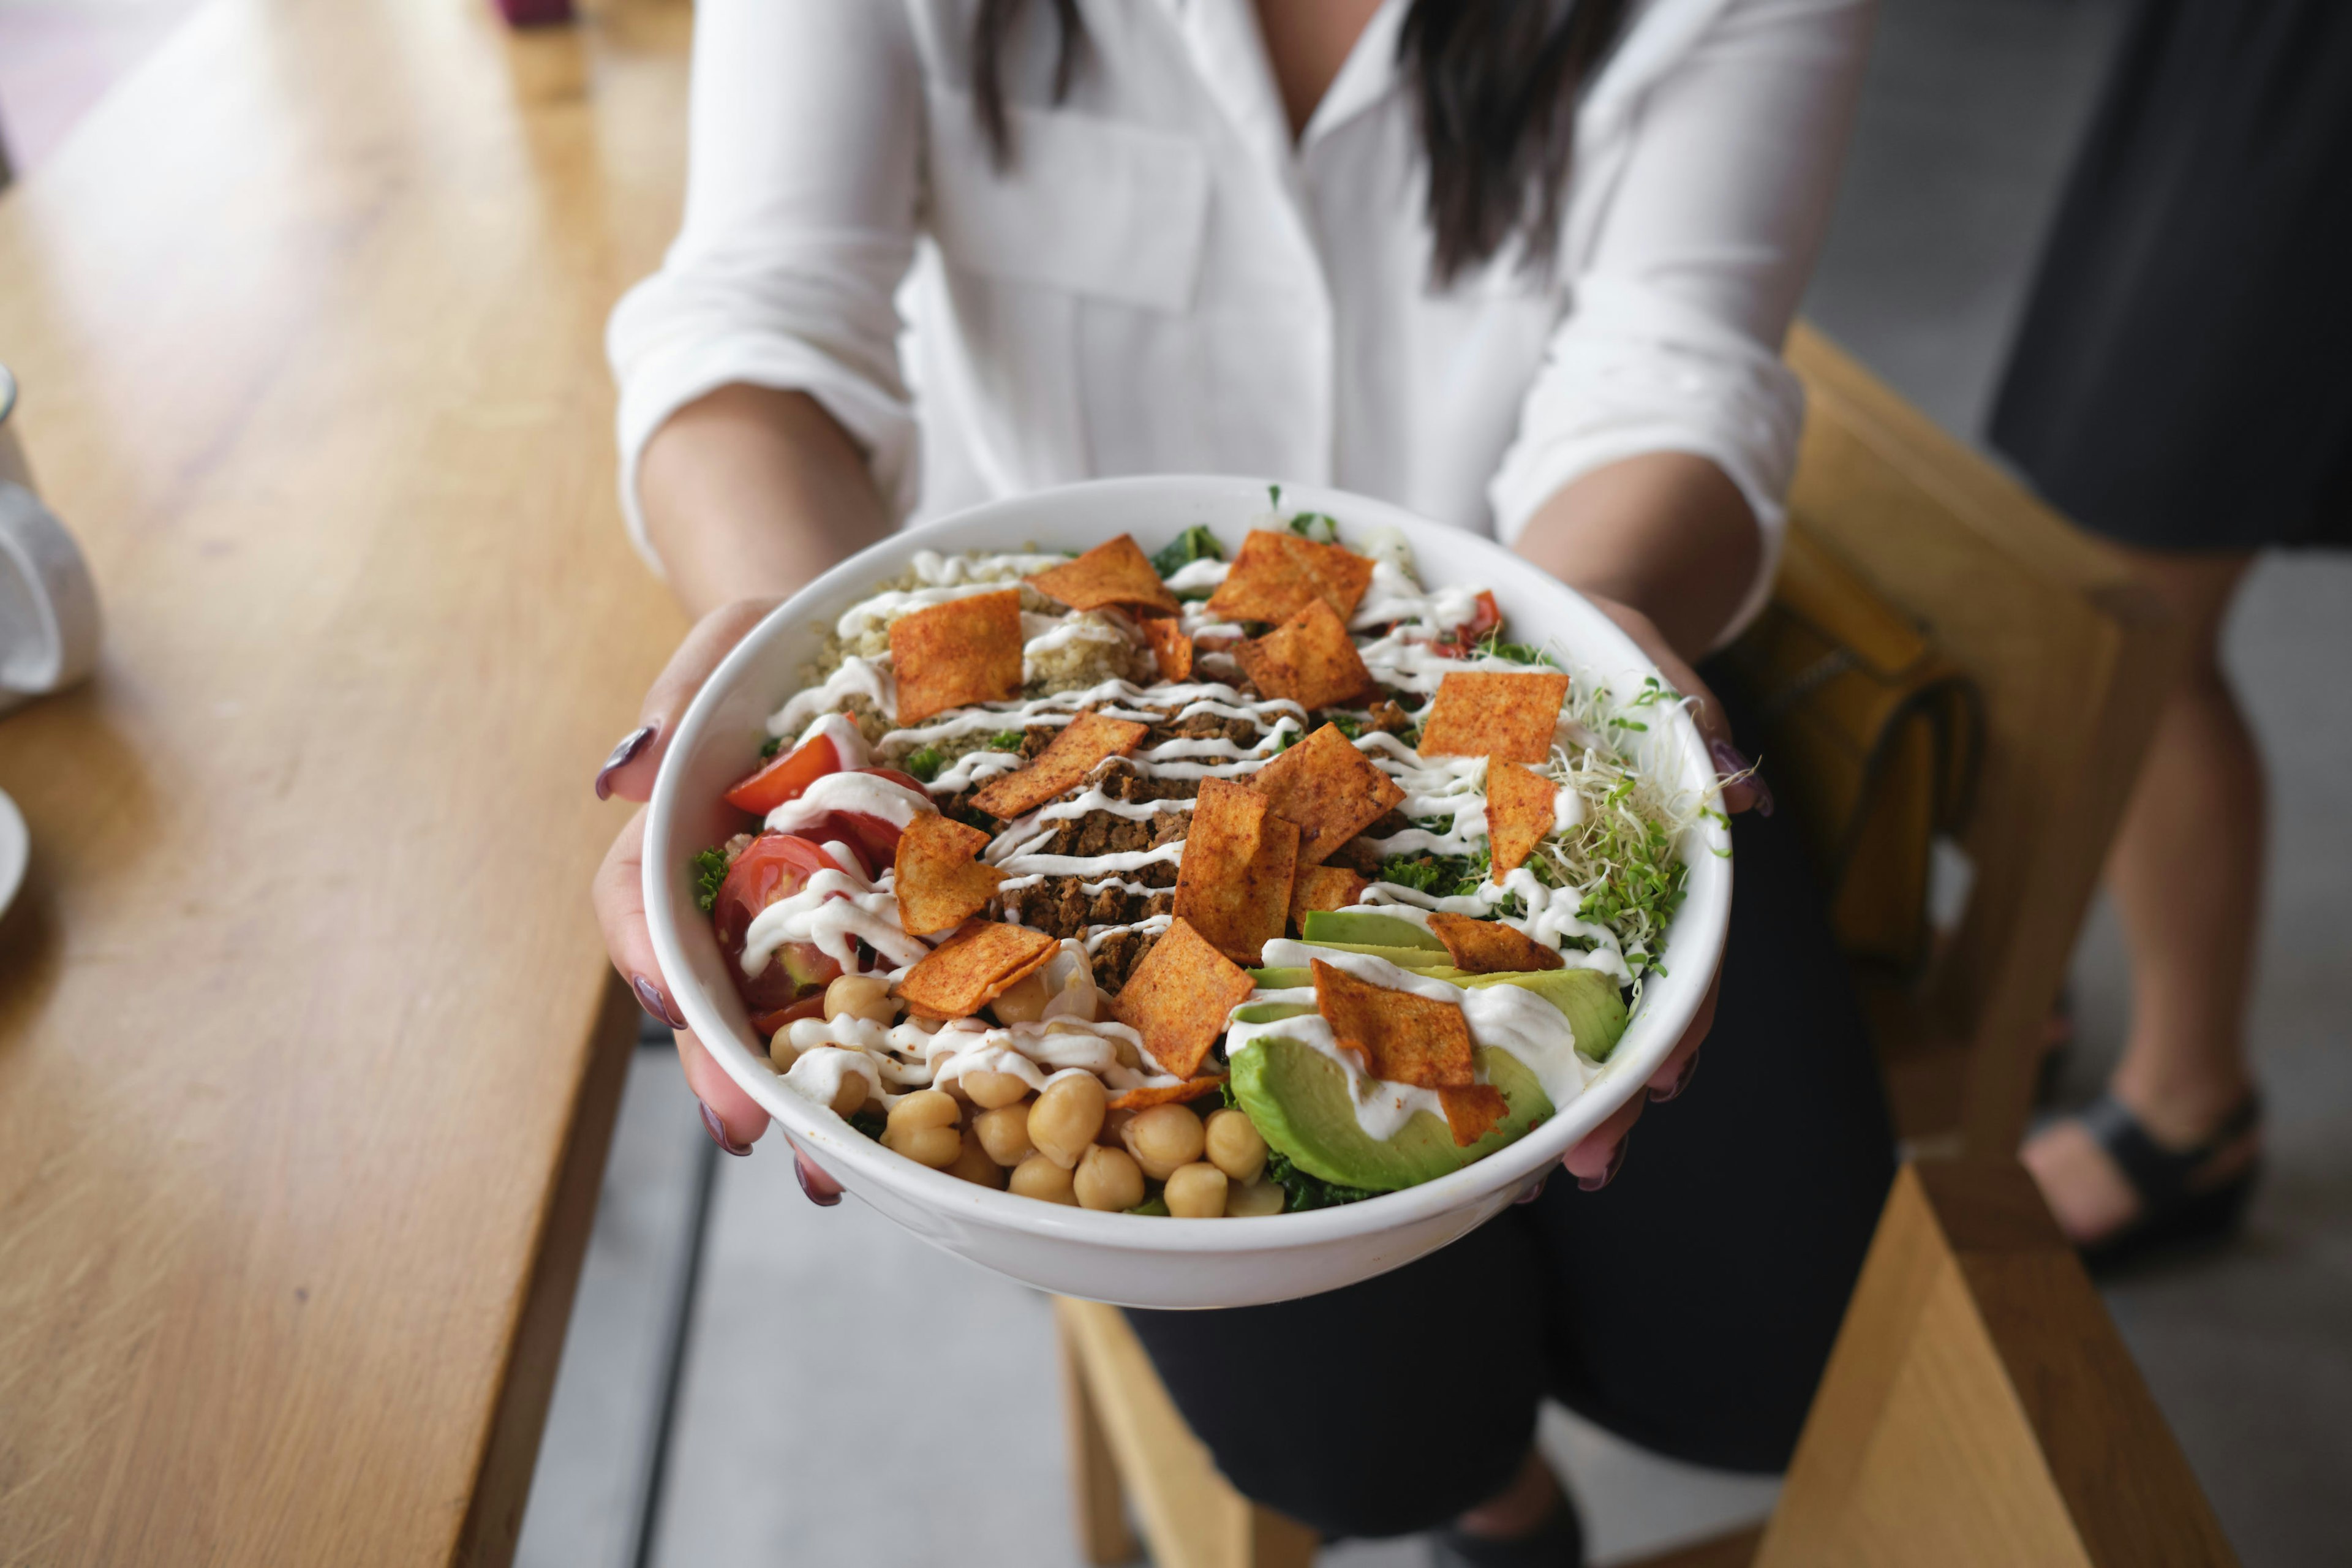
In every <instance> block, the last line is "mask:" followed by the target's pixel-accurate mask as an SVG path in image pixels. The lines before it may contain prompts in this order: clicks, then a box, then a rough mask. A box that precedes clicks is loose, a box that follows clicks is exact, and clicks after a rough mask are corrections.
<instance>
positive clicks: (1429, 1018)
mask: <svg viewBox="0 0 2352 1568" xmlns="http://www.w3.org/2000/svg"><path fill="white" fill-rule="evenodd" d="M1313 963H1314V966H1315V1010H1316V1011H1317V1012H1318V1013H1320V1014H1322V1015H1323V1021H1324V1022H1325V1023H1327V1024H1328V1025H1330V1026H1331V1033H1332V1035H1333V1037H1336V1038H1337V1039H1338V1041H1339V1045H1340V1047H1341V1048H1342V1049H1345V1050H1350V1051H1353V1052H1355V1053H1356V1055H1357V1057H1358V1058H1359V1059H1360V1060H1361V1061H1362V1062H1363V1063H1364V1067H1365V1070H1366V1071H1368V1072H1370V1074H1371V1075H1372V1076H1373V1077H1374V1078H1379V1079H1387V1080H1388V1081H1389V1082H1391V1083H1409V1084H1411V1085H1412V1086H1413V1087H1414V1088H1416V1089H1456V1088H1466V1087H1468V1086H1469V1084H1470V1083H1471V1082H1472V1080H1473V1076H1474V1075H1473V1068H1472V1061H1471V1056H1470V1025H1469V1022H1468V1020H1466V1019H1465V1018H1464V1017H1463V1016H1462V1009H1461V1008H1460V1007H1459V1006H1458V1005H1455V1004H1454V1003H1452V1002H1439V1001H1435V1000H1433V999H1432V998H1430V997H1427V996H1419V995H1415V994H1413V993H1412V992H1410V991H1391V990H1390V989H1389V988H1388V987H1387V986H1385V985H1374V984H1371V983H1370V982H1369V981H1364V980H1359V979H1357V978H1356V977H1355V976H1354V975H1352V974H1350V973H1348V972H1347V971H1346V970H1344V969H1340V968H1338V967H1337V966H1335V965H1332V964H1328V963H1324V962H1323V961H1322V960H1321V959H1319V958H1318V959H1315V960H1313Z"/></svg>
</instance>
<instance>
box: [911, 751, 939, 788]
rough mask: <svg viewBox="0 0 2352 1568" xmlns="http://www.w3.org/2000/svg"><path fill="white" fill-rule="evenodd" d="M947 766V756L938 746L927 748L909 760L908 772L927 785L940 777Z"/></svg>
mask: <svg viewBox="0 0 2352 1568" xmlns="http://www.w3.org/2000/svg"><path fill="white" fill-rule="evenodd" d="M947 765H948V759H947V754H946V753H945V752H941V751H940V749H939V748H938V747H937V746H925V747H924V748H923V749H922V750H921V751H919V752H916V753H915V754H914V755H913V756H910V757H908V759H907V771H908V773H912V774H914V775H915V776H916V777H917V778H919V779H920V780H922V781H923V782H924V783H925V784H929V783H930V782H931V781H932V780H933V779H935V778H937V777H939V776H940V769H941V768H943V767H946V766H947Z"/></svg>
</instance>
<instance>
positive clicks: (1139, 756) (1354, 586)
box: [696, 492, 1713, 1217]
mask: <svg viewBox="0 0 2352 1568" xmlns="http://www.w3.org/2000/svg"><path fill="white" fill-rule="evenodd" d="M1275 500H1276V507H1277V508H1278V506H1279V495H1278V492H1277V493H1276V498H1275ZM1238 546H1239V547H1238V549H1237V550H1236V551H1235V552H1234V554H1233V556H1232V558H1231V559H1230V560H1228V559H1227V555H1226V550H1225V548H1224V542H1223V541H1221V540H1219V539H1217V538H1215V537H1214V536H1213V535H1212V534H1211V533H1210V532H1209V531H1207V530H1206V529H1202V528H1194V529H1192V530H1189V531H1186V532H1185V533H1184V534H1182V535H1181V537H1179V538H1177V539H1176V540H1174V541H1172V542H1167V543H1166V544H1165V545H1164V546H1163V547H1162V548H1161V549H1160V550H1159V552H1157V553H1156V554H1150V555H1147V554H1146V553H1145V552H1144V550H1143V548H1142V547H1141V546H1140V545H1139V544H1138V543H1137V542H1136V541H1135V540H1133V539H1132V538H1129V537H1128V536H1125V535H1122V536H1120V537H1119V538H1118V539H1115V540H1112V541H1111V542H1108V543H1107V544H1103V545H1100V546H1097V548H1095V549H1093V550H1090V551H1087V552H1085V553H1084V554H1081V555H1076V556H1072V555H1067V554H1062V553H1045V552H1007V553H1003V554H972V555H961V556H943V555H939V554H935V553H932V552H919V553H918V554H917V555H916V557H915V559H914V563H913V565H912V567H911V568H910V569H909V570H908V572H906V573H905V574H902V575H901V576H900V577H899V578H898V579H896V580H894V581H892V582H889V583H887V584H880V585H878V586H877V589H876V591H875V592H874V593H873V594H872V595H870V596H868V597H867V598H866V599H864V600H862V601H860V602H859V603H858V604H856V605H853V606H852V607H851V608H850V609H849V610H848V611H846V612H845V613H844V614H843V615H842V616H841V617H840V619H839V621H838V623H837V624H836V625H835V627H834V628H833V632H832V635H831V636H829V637H827V639H826V641H825V644H824V651H823V653H822V655H821V657H820V658H819V659H818V660H817V662H816V664H815V665H814V666H813V667H812V668H810V669H809V670H807V671H806V672H805V679H804V685H803V689H801V690H800V691H799V692H797V693H795V694H794V695H793V696H792V697H791V698H790V699H789V700H787V701H786V702H785V703H784V704H783V706H782V708H781V709H780V710H778V711H777V712H776V714H775V715H774V717H773V718H772V719H771V720H770V721H769V731H770V737H769V742H768V745H767V747H766V749H765V751H764V753H763V755H764V756H765V759H766V760H765V761H764V762H763V763H762V765H761V767H760V768H759V769H758V770H757V771H755V772H754V773H751V775H750V776H748V777H746V778H745V779H743V780H742V781H741V782H740V784H736V785H735V786H734V788H732V789H731V790H730V791H729V792H728V795H727V799H728V801H729V803H730V805H734V806H736V807H738V808H739V809H740V810H742V811H743V812H745V813H746V814H747V816H746V826H745V829H744V831H742V832H741V833H739V834H737V835H736V836H735V837H732V838H730V840H729V841H728V842H727V843H726V844H724V845H721V846H718V847H713V848H711V849H709V850H706V851H704V852H703V853H702V854H701V855H700V856H699V857H698V861H697V866H696V873H697V877H698V886H699V889H700V892H701V898H702V902H703V905H704V908H705V909H706V910H708V911H709V914H710V916H711V920H712V922H713V927H714V930H715V931H716V932H717V935H718V937H719V942H720V943H721V945H722V946H723V947H724V948H725V949H726V951H727V952H729V954H730V957H731V958H732V959H733V960H734V975H735V979H736V983H737V985H738V988H739V989H740V992H741V994H742V995H743V998H744V1001H745V1002H746V1004H747V1005H749V1006H750V1008H751V1012H752V1015H753V1018H754V1024H755V1026H756V1027H757V1028H758V1030H759V1031H760V1033H761V1037H763V1038H765V1039H767V1040H769V1041H770V1047H769V1059H770V1061H771V1062H772V1065H773V1066H774V1068H775V1070H776V1071H777V1072H778V1073H780V1074H781V1075H782V1078H783V1081H784V1084H785V1087H786V1088H788V1089H791V1090H793V1092H795V1093H797V1094H800V1095H802V1096H803V1097H804V1098H805V1099H807V1100H810V1101H812V1102H814V1104H817V1105H819V1106H823V1107H826V1108H829V1109H830V1110H833V1111H834V1112H835V1113H836V1114H838V1115H841V1116H843V1117H845V1118H847V1119H848V1120H849V1121H851V1123H852V1124H853V1125H855V1126H856V1127H858V1128H859V1129H860V1130H862V1131H866V1132H867V1133H868V1134H870V1135H872V1136H875V1137H877V1138H879V1139H880V1141H881V1142H882V1143H883V1144H884V1145H885V1146H886V1147H887V1148H889V1149H891V1150H893V1151H895V1152H898V1153H899V1154H901V1155H903V1156H905V1157H906V1158H908V1159H911V1160H915V1161H917V1162H919V1163H922V1164H925V1165H928V1166H930V1167H932V1168H934V1169H939V1170H944V1171H947V1172H949V1173H951V1174H954V1175H957V1176H961V1177H963V1178H964V1179H966V1180H968V1181H972V1182H976V1183H979V1184H983V1185H986V1186H991V1187H996V1188H1009V1189H1010V1190H1011V1191H1013V1192H1014V1193H1018V1194H1023V1195H1025V1196H1029V1197H1033V1198H1037V1199H1040V1200H1043V1201H1046V1202H1053V1203H1063V1204H1076V1205H1082V1206H1085V1207H1087V1208H1093V1209H1118V1210H1123V1211H1126V1212H1129V1213H1134V1214H1139V1215H1179V1216H1186V1217H1215V1216H1223V1215H1271V1214H1277V1213H1282V1212H1286V1211H1296V1210H1300V1209H1307V1208H1316V1207H1321V1206H1325V1205H1330V1204H1334V1203H1347V1202H1353V1201H1357V1200H1360V1199H1363V1198H1367V1197H1370V1196H1373V1195H1375V1194H1380V1193H1383V1192H1390V1191H1394V1190H1396V1189H1398V1188H1401V1187H1406V1186H1411V1185H1413V1184H1417V1183H1420V1182H1425V1181H1430V1180H1433V1179H1434V1178H1435V1177H1438V1176H1441V1175H1444V1174H1445V1173H1448V1172H1451V1171H1454V1170H1457V1169H1460V1168H1461V1167H1462V1166H1464V1165H1465V1164H1467V1163H1471V1162H1472V1161H1475V1160H1477V1159H1480V1158H1483V1157H1484V1156H1485V1155H1486V1154H1488V1153H1491V1152H1494V1151H1495V1150H1496V1149H1499V1148H1501V1147H1503V1146H1504V1145H1505V1144H1507V1143H1509V1142H1512V1141H1514V1140H1516V1139H1517V1138H1519V1137H1522V1136H1524V1135H1525V1134H1526V1133H1527V1132H1528V1131H1529V1130H1530V1129H1532V1128H1534V1127H1536V1126H1538V1125H1539V1124H1540V1123H1541V1122H1542V1121H1545V1120H1546V1119H1547V1118H1549V1116H1551V1115H1552V1114H1553V1113H1554V1112H1555V1111H1556V1110H1558V1109H1559V1107H1560V1106H1562V1105H1564V1104H1565V1103H1566V1102H1567V1101H1569V1100H1571V1099H1573V1098H1574V1097H1575V1096H1576V1095H1578V1094H1579V1093H1580V1092H1582V1090H1583V1089H1584V1086H1585V1085H1586V1083H1587V1082H1588V1081H1589V1080H1590V1079H1591V1075H1592V1074H1593V1072H1594V1071H1596V1070H1597V1068H1598V1067H1599V1065H1600V1064H1601V1062H1602V1061H1604V1060H1606V1059H1607V1058H1608V1056H1609V1053H1610V1051H1611V1050H1612V1048H1613V1047H1614V1046H1615V1044H1616V1041H1617V1038H1618V1037H1619V1036H1620V1035H1621V1034H1622V1032H1623V1030H1624V1026H1625V1020H1626V1016H1627V1010H1628V1008H1629V1007H1631V1006H1633V1005H1635V1004H1636V1003H1637V1002H1638V1000H1639V995H1640V988H1641V984H1642V982H1643V977H1644V976H1645V975H1646V974H1648V973H1654V972H1655V970H1656V968H1657V954H1658V953H1659V952H1661V951H1663V949H1664V942H1665V932H1666V929H1667V927H1668V925H1669V924H1670V923H1671V922H1672V921H1673V919H1674V916H1675V910H1676V909H1677V908H1678V907H1679V905H1680V903H1681V900H1682V896H1683V889H1684V881H1685V867H1684V865H1683V862H1682V859H1681V855H1682V845H1683V842H1684V835H1685V829H1687V828H1688V827H1690V826H1692V824H1693V822H1694V821H1695V820H1696V818H1697V816H1700V815H1701V814H1702V813H1704V812H1707V811H1710V810H1712V809H1713V804H1712V802H1711V801H1707V800H1701V799H1697V798H1694V797H1678V796H1676V795H1674V794H1673V793H1672V792H1671V791H1669V790H1667V789H1664V788H1663V787H1662V786H1660V785H1659V784H1658V783H1657V782H1656V781H1655V780H1654V778H1653V777H1652V776H1650V774H1649V773H1646V772H1645V771H1644V769H1643V765H1642V763H1641V757H1642V752H1643V744H1642V737H1643V736H1644V735H1646V734H1647V733H1648V731H1649V726H1650V723H1651V721H1654V719H1655V718H1657V717H1658V715H1659V713H1660V711H1661V710H1664V709H1665V708H1666V707H1668V706H1670V705H1672V704H1674V703H1675V702H1677V701H1679V700H1680V699H1679V698H1677V697H1676V696H1675V694H1674V693H1673V692H1671V691H1668V690H1666V689H1664V688H1663V687H1660V686H1658V685H1657V684H1655V683H1654V682H1652V683H1650V684H1649V685H1648V686H1646V687H1645V688H1644V689H1643V691H1642V692H1641V694H1640V695H1639V696H1638V697H1637V698H1635V699H1634V700H1633V701H1632V702H1631V703H1626V704H1618V703H1615V702H1612V700H1611V699H1610V698H1609V695H1608V693H1607V691H1606V689H1605V688H1604V687H1602V686H1601V683H1599V682H1596V681H1593V680H1591V679H1587V678H1586V677H1585V676H1584V675H1583V674H1581V673H1580V672H1570V671H1568V670H1564V669H1562V668H1559V667H1558V665H1557V663H1556V662H1555V661H1554V659H1552V658H1550V657H1549V655H1547V653H1546V652H1545V651H1544V650H1542V649H1540V648H1537V647H1527V646H1521V645H1517V644H1513V643H1509V642H1507V641H1505V640H1503V639H1504V637H1505V633H1506V628H1505V627H1504V626H1503V625H1502V619H1501V616H1500V615H1499V613H1498V612H1497V611H1496V605H1495V600H1494V597H1493V595H1491V594H1489V593H1486V592H1482V591H1479V590H1477V589H1475V588H1461V587H1453V588H1439V589H1434V590H1429V589H1424V588H1423V587H1422V585H1421V584H1420V583H1419V581H1418V579H1417V578H1416V576H1415V574H1414V572H1413V568H1412V559H1411V556H1410V553H1409V552H1408V551H1407V549H1406V548H1405V545H1404V542H1403V540H1402V537H1401V536H1397V535H1394V534H1389V535H1387V536H1385V537H1383V536H1381V535H1370V536H1367V537H1365V538H1363V539H1361V540H1359V541H1356V542H1354V543H1353V545H1352V546H1351V545H1350V544H1349V543H1344V542H1341V541H1340V539H1339V534H1338V530H1337V528H1336V527H1335V526H1334V525H1333V523H1332V522H1331V521H1330V520H1329V519H1328V518H1324V517H1321V516H1318V515H1315V514H1298V515H1293V516H1284V515H1282V514H1281V513H1280V512H1279V510H1275V511H1270V512H1269V513H1268V514H1266V516H1265V518H1264V519H1263V520H1262V523H1261V526H1259V527H1256V528H1254V529H1252V530H1250V531H1248V532H1247V533H1246V534H1245V536H1244V538H1243V539H1242V540H1240V541H1239V542H1238Z"/></svg>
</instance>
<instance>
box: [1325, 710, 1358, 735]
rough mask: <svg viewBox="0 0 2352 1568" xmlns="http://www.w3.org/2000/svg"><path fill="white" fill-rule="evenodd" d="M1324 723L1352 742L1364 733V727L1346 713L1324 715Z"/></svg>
mask: <svg viewBox="0 0 2352 1568" xmlns="http://www.w3.org/2000/svg"><path fill="white" fill-rule="evenodd" d="M1323 721H1324V722H1325V723H1327V724H1328V725H1330V726H1331V728H1333V729H1334V730H1337V731H1339V733H1341V734H1342V735H1345V736H1347V737H1348V739H1349V740H1350V741H1352V740H1354V739H1355V738H1356V737H1357V736H1359V735H1360V734H1362V733H1363V732H1364V727H1363V725H1362V724H1361V723H1360V722H1358V721H1356V720H1353V719H1350V718H1349V717H1348V715H1346V714H1345V713H1326V714H1324V715H1323Z"/></svg>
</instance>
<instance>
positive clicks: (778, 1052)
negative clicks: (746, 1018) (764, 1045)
mask: <svg viewBox="0 0 2352 1568" xmlns="http://www.w3.org/2000/svg"><path fill="white" fill-rule="evenodd" d="M800 1059H801V1052H800V1047H798V1046H795V1045H793V1026H791V1025H790V1024H786V1025H785V1026H783V1027H782V1028H781V1029H778V1030H777V1031H776V1036H775V1038H773V1039H772V1040H770V1041H769V1042H768V1065H769V1066H770V1067H772V1068H775V1069H776V1070H777V1071H778V1072H779V1073H787V1072H790V1071H792V1070H793V1063H794V1062H796V1061H798V1060H800Z"/></svg>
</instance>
